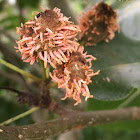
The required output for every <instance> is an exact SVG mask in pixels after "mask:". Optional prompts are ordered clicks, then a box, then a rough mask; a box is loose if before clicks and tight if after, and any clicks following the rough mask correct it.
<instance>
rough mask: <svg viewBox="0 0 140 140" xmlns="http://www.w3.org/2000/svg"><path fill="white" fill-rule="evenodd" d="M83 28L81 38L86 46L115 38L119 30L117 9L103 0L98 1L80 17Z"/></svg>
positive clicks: (80, 25) (80, 26)
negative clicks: (101, 0) (102, 0)
mask: <svg viewBox="0 0 140 140" xmlns="http://www.w3.org/2000/svg"><path fill="white" fill-rule="evenodd" d="M79 28H80V29H81V32H80V35H79V39H80V40H81V41H82V44H84V45H86V46H95V45H96V44H97V43H99V42H101V41H102V40H105V41H106V42H108V41H109V39H113V38H114V36H115V31H117V30H118V32H119V25H118V23H117V14H116V11H115V10H113V9H112V8H111V6H110V5H108V4H105V3H103V2H100V3H97V4H96V5H95V6H93V8H92V9H91V10H90V11H88V12H87V13H82V15H81V17H80V18H79Z"/></svg>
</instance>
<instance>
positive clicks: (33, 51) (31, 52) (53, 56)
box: [16, 8, 80, 68]
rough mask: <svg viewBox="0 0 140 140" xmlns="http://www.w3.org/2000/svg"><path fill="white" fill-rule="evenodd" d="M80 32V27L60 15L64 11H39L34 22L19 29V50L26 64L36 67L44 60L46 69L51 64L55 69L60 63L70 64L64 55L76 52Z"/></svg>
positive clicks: (31, 21) (30, 21) (29, 22)
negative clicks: (77, 37)
mask: <svg viewBox="0 0 140 140" xmlns="http://www.w3.org/2000/svg"><path fill="white" fill-rule="evenodd" d="M79 31H80V30H79V28H78V26H76V25H74V24H73V23H72V22H71V21H69V18H67V17H65V16H63V14H62V13H60V9H58V8H54V9H53V10H49V9H46V10H44V12H37V15H36V16H35V18H34V19H33V20H29V21H27V22H26V23H25V24H21V27H17V33H18V34H19V35H20V38H19V41H17V44H18V47H16V48H17V50H18V51H20V52H21V55H22V59H23V60H24V62H30V64H31V65H32V64H33V63H34V62H35V60H36V61H38V58H40V59H41V60H43V61H44V66H45V67H47V62H48V63H50V65H51V66H52V67H54V68H55V64H56V63H58V64H62V62H67V58H66V57H65V55H64V53H65V52H66V51H69V52H72V51H73V49H74V46H75V45H77V44H78V43H77V42H76V38H75V37H76V35H77V33H78V32H79Z"/></svg>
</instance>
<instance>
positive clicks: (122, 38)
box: [0, 0, 140, 140]
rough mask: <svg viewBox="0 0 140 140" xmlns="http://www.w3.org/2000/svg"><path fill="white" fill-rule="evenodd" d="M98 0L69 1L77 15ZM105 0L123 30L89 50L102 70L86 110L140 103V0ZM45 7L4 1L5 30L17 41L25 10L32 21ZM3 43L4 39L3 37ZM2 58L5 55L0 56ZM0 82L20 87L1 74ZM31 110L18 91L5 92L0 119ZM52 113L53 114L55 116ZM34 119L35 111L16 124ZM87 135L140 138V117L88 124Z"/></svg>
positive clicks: (102, 139) (98, 139)
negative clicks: (124, 120)
mask: <svg viewBox="0 0 140 140" xmlns="http://www.w3.org/2000/svg"><path fill="white" fill-rule="evenodd" d="M99 1H101V0H94V1H93V0H82V1H81V0H77V1H75V0H69V2H70V4H71V5H70V6H71V8H73V10H74V12H75V13H76V14H79V13H80V12H81V11H82V10H83V9H84V8H86V9H88V8H87V7H89V6H92V5H93V4H95V3H96V2H99ZM104 1H105V2H107V3H110V4H111V5H112V6H113V7H114V8H115V9H117V10H118V15H119V16H118V21H119V24H120V30H121V33H120V34H118V33H116V36H115V38H114V39H113V40H111V41H110V42H109V43H105V42H101V43H99V44H97V46H90V47H86V48H85V50H86V51H88V54H93V56H95V57H96V58H97V60H96V61H94V62H93V69H94V71H96V70H98V69H100V70H101V73H100V75H98V76H95V77H93V79H92V80H93V83H92V84H90V85H89V88H90V91H91V93H92V94H93V95H94V98H93V99H89V100H88V102H87V107H86V109H87V110H88V111H91V110H105V109H115V108H118V107H119V106H121V105H122V104H123V103H126V104H125V106H124V107H130V106H140V102H139V101H140V94H139V90H140V55H139V53H140V46H139V44H140V28H139V25H140V10H139V7H140V1H138V0H133V1H130V0H128V1H125V0H122V1H119V0H104ZM42 5H43V7H48V6H47V0H34V1H33V0H17V1H16V0H15V3H13V4H11V3H9V1H8V0H1V1H0V28H2V29H4V30H5V32H7V33H9V34H10V35H11V36H12V37H13V38H15V39H17V38H18V36H17V34H16V27H17V26H20V14H21V13H22V14H23V15H21V16H22V17H23V18H24V20H26V19H27V20H29V18H32V15H31V13H32V11H38V9H41V8H40V7H41V6H42ZM20 10H21V11H20ZM64 14H65V13H64ZM77 17H78V16H77ZM0 37H1V34H0ZM1 41H3V40H1V39H0V42H1ZM3 43H6V44H8V46H9V47H10V48H11V49H14V47H13V44H12V43H11V41H10V39H9V38H8V41H7V40H4V41H3ZM14 51H15V50H14ZM1 57H4V56H3V55H1ZM23 65H24V66H23V67H24V68H25V69H27V71H30V70H32V69H31V67H30V68H29V66H27V65H26V64H25V63H23ZM19 67H20V63H19ZM0 68H1V69H2V70H3V71H6V72H8V73H11V71H8V70H7V68H5V67H1V66H0ZM0 74H1V73H0ZM0 86H9V87H11V86H12V87H13V88H20V87H21V86H20V85H19V83H15V82H13V81H12V80H9V79H6V78H5V77H4V75H2V74H1V80H0ZM129 99H131V100H129ZM27 109H28V107H27V106H25V105H20V104H18V103H17V102H16V99H15V95H14V94H10V92H7V91H5V90H0V122H2V121H5V120H7V119H9V118H11V117H14V116H16V115H18V114H20V113H22V112H24V111H26V110H27ZM50 116H53V114H51V115H50ZM29 123H33V120H32V117H31V115H29V116H26V117H24V118H22V119H20V120H17V121H15V122H13V123H12V125H24V124H29ZM132 130H133V131H132ZM134 131H135V132H134ZM83 134H84V139H86V140H91V139H95V140H112V139H114V140H118V139H119V140H132V139H136V140H139V139H140V121H126V122H119V123H111V124H106V125H102V126H98V127H96V128H95V127H89V128H85V129H83Z"/></svg>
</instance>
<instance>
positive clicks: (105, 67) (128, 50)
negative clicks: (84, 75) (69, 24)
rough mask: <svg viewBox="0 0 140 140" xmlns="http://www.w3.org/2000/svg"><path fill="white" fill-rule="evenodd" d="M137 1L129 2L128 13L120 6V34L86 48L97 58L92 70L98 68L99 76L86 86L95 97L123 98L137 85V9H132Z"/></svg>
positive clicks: (139, 72)
mask: <svg viewBox="0 0 140 140" xmlns="http://www.w3.org/2000/svg"><path fill="white" fill-rule="evenodd" d="M139 3H140V2H138V1H137V2H134V3H131V5H130V6H129V12H128V8H127V7H126V8H124V9H123V12H122V14H120V15H119V18H118V19H119V23H120V29H121V33H120V34H116V36H115V38H114V39H113V40H111V41H110V42H109V43H106V42H101V43H99V44H97V46H90V47H85V50H86V51H87V52H88V53H89V54H92V55H93V56H95V57H96V58H97V60H96V61H94V62H93V67H92V68H93V70H94V71H97V70H99V69H100V70H101V72H100V74H99V75H98V76H94V77H92V81H93V83H91V84H90V85H89V88H90V91H91V94H93V95H94V98H96V99H98V100H122V99H124V98H126V97H127V96H129V94H130V93H131V91H132V90H133V89H135V88H140V63H139V62H140V40H138V38H140V31H139V26H138V25H139V24H140V20H139V19H140V10H135V7H136V4H139ZM133 8H134V9H133ZM121 11H122V10H121ZM121 11H120V12H121ZM129 15H131V16H130V17H129ZM130 21H132V22H131V24H130ZM134 21H136V23H135V24H134ZM133 24H134V26H133ZM125 25H127V26H125ZM130 33H132V34H130ZM128 34H129V35H128ZM134 35H135V36H134Z"/></svg>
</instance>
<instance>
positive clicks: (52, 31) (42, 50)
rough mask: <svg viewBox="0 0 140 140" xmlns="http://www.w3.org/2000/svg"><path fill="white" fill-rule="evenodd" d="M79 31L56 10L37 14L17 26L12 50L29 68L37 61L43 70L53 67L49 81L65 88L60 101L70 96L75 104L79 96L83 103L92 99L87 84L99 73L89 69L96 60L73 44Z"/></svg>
mask: <svg viewBox="0 0 140 140" xmlns="http://www.w3.org/2000/svg"><path fill="white" fill-rule="evenodd" d="M33 14H34V13H33ZM79 31H80V29H79V27H78V26H76V25H74V24H73V22H71V21H69V18H67V17H65V16H63V14H62V13H60V9H58V8H54V9H53V10H49V9H46V10H44V12H37V15H36V16H35V17H34V19H33V20H29V21H27V22H26V23H25V24H21V27H17V33H18V34H19V35H20V38H19V41H17V44H18V47H16V49H17V51H20V52H21V55H22V59H23V61H24V62H30V64H31V65H32V64H33V63H34V62H35V60H36V61H37V62H38V59H41V60H43V61H44V67H45V68H46V67H47V63H49V64H50V65H51V66H52V67H53V68H54V70H53V73H50V76H51V77H52V79H53V81H54V82H57V83H58V87H59V88H66V96H65V97H64V98H63V99H66V98H67V97H69V98H70V97H73V99H74V100H76V103H75V105H77V104H78V103H80V102H81V98H80V95H81V94H82V95H83V96H85V99H86V100H87V99H88V98H91V97H92V95H90V92H89V89H88V86H87V85H88V84H89V83H90V82H92V81H91V80H90V79H91V77H92V76H94V75H97V74H98V73H99V71H97V72H95V73H94V72H93V70H92V69H91V66H92V63H91V61H92V60H95V59H96V58H95V57H93V56H92V55H87V52H85V53H83V51H84V47H82V46H80V45H79V43H78V42H77V39H76V35H77V33H78V32H79Z"/></svg>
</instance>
